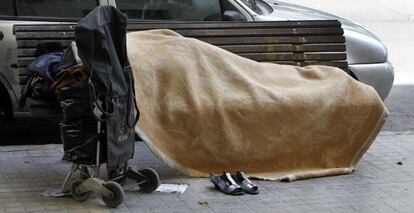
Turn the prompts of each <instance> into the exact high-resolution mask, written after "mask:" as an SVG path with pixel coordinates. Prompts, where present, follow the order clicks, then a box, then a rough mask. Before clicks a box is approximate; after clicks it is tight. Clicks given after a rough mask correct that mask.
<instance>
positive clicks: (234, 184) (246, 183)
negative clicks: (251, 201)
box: [210, 171, 259, 195]
mask: <svg viewBox="0 0 414 213" xmlns="http://www.w3.org/2000/svg"><path fill="white" fill-rule="evenodd" d="M210 181H211V182H212V183H213V184H214V186H215V188H216V189H217V190H219V191H221V192H224V193H226V194H229V195H242V194H244V193H247V194H258V193H259V188H258V187H257V186H256V184H254V183H252V181H250V180H249V179H248V178H247V176H246V175H245V174H244V172H240V171H237V172H236V174H234V175H231V174H230V173H228V172H223V174H222V175H213V174H211V173H210Z"/></svg>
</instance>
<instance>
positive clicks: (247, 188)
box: [232, 171, 259, 194]
mask: <svg viewBox="0 0 414 213" xmlns="http://www.w3.org/2000/svg"><path fill="white" fill-rule="evenodd" d="M232 177H233V179H234V180H235V181H236V183H237V184H238V185H240V186H241V187H242V189H243V191H244V192H246V193H248V194H259V187H257V186H256V184H254V183H252V181H250V180H249V178H247V176H246V174H244V172H240V171H237V173H236V174H235V175H232Z"/></svg>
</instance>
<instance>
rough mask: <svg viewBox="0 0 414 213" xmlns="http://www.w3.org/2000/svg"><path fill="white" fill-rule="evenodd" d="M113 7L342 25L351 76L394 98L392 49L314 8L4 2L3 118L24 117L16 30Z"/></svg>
mask: <svg viewBox="0 0 414 213" xmlns="http://www.w3.org/2000/svg"><path fill="white" fill-rule="evenodd" d="M108 4H109V5H113V6H116V7H117V8H118V9H120V10H121V11H123V12H124V13H126V14H127V15H128V18H129V19H130V20H134V19H137V20H142V19H144V20H147V19H153V20H154V19H155V20H161V19H162V20H195V21H231V20H234V21H242V20H245V21H281V20H329V19H337V20H339V21H340V22H341V23H342V25H343V29H344V31H345V34H344V35H345V39H346V48H347V50H346V52H347V61H348V64H349V70H350V71H351V72H352V73H353V74H354V75H355V77H356V78H357V79H359V80H360V81H361V82H364V83H367V84H369V85H371V86H373V87H374V88H375V89H376V91H377V92H378V94H379V95H380V96H381V98H382V99H385V98H386V97H387V95H388V94H389V92H390V90H391V87H392V85H393V80H394V69H393V67H392V65H391V63H390V62H389V61H388V55H387V48H386V47H385V46H384V44H383V43H382V42H381V41H380V40H379V39H378V38H377V37H376V36H375V35H374V34H372V33H371V32H369V31H368V30H366V29H364V28H363V27H361V26H359V25H358V24H355V23H354V22H352V21H350V20H347V19H344V18H341V17H338V16H335V15H332V14H329V13H326V12H323V11H319V10H315V9H311V8H307V7H303V6H300V5H296V4H291V3H286V2H282V1H276V0H82V1H80V0H36V1H33V0H2V1H0V64H1V66H0V117H1V116H2V115H6V116H12V115H14V116H17V117H19V116H25V115H27V114H28V113H26V112H24V111H22V110H20V109H19V108H18V107H17V105H18V104H17V103H18V100H19V98H20V96H21V87H20V82H19V72H18V71H19V68H18V67H17V61H16V58H17V53H16V48H17V44H16V39H15V36H14V34H13V25H15V24H36V23H50V22H53V23H68V22H70V23H73V22H76V21H77V20H79V19H80V18H82V17H83V16H85V15H86V14H87V13H88V12H89V11H91V10H92V9H93V8H94V7H96V6H98V5H108Z"/></svg>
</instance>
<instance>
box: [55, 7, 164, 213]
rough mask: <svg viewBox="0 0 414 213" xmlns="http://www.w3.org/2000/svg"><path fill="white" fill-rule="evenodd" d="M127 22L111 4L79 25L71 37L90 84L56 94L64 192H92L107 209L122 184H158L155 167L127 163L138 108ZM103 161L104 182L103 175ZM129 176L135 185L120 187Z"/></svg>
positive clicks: (78, 196)
mask: <svg viewBox="0 0 414 213" xmlns="http://www.w3.org/2000/svg"><path fill="white" fill-rule="evenodd" d="M126 23H127V22H126V17H125V15H124V14H122V13H121V12H120V11H118V10H117V9H116V8H114V7H112V6H99V7H96V8H95V9H94V10H93V11H92V12H90V13H89V14H88V15H87V16H86V17H85V18H83V19H82V20H81V21H80V22H79V23H78V25H77V26H76V27H75V41H76V45H77V49H78V54H79V57H80V58H81V60H82V67H83V68H82V69H83V70H84V71H85V72H86V73H87V75H88V76H89V82H88V83H87V85H77V84H75V85H69V86H66V87H62V88H61V89H60V90H59V92H58V100H59V102H60V103H61V107H62V108H63V120H62V122H61V123H60V131H61V137H62V142H63V146H64V151H65V154H64V157H63V159H64V160H66V161H69V162H71V164H72V165H71V169H70V170H69V172H68V174H67V176H66V178H65V180H64V182H63V184H62V190H63V191H64V192H68V191H70V192H71V193H72V196H73V198H74V199H75V200H78V201H85V200H87V199H88V197H89V195H90V194H91V193H92V192H96V193H98V194H100V195H101V196H102V200H103V201H104V202H105V204H106V205H107V206H108V207H117V206H119V205H120V204H122V202H123V198H124V189H126V188H131V187H133V186H135V185H138V186H139V187H140V189H141V191H143V192H147V193H151V192H153V191H155V190H156V189H157V188H158V186H159V185H160V179H159V176H158V174H157V172H156V171H155V170H153V169H151V168H148V169H143V170H133V169H132V168H131V167H130V166H129V165H128V161H129V160H131V159H132V158H133V156H134V147H135V130H134V127H135V124H136V123H137V121H138V117H139V111H138V108H137V105H136V103H135V91H134V81H133V76H132V70H131V67H130V66H129V61H128V57H127V54H126ZM102 164H106V172H107V178H106V180H107V181H104V180H103V179H101V165H102ZM76 173H78V174H79V175H78V176H77V177H76V178H74V177H75V174H76ZM127 179H132V180H133V181H134V184H132V185H130V186H124V185H125V183H126V180H127ZM123 186H124V188H123Z"/></svg>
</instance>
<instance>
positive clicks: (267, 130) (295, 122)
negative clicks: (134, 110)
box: [127, 30, 388, 180]
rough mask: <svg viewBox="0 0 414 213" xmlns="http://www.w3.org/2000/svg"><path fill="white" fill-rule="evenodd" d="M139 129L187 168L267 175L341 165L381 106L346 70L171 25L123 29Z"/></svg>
mask: <svg viewBox="0 0 414 213" xmlns="http://www.w3.org/2000/svg"><path fill="white" fill-rule="evenodd" d="M127 48H128V57H129V60H130V63H131V67H132V70H133V73H134V79H135V90H136V100H137V103H138V108H139V110H140V113H141V117H140V120H139V122H138V124H137V127H136V129H137V131H138V132H139V134H140V136H141V138H143V139H144V141H146V143H147V144H148V145H149V146H150V147H151V149H152V150H153V151H154V152H155V153H156V154H158V156H160V157H161V158H162V159H163V160H164V161H165V162H167V163H168V164H169V165H171V166H173V167H175V168H177V169H179V170H181V171H183V172H184V173H186V174H188V175H190V176H207V175H208V173H210V172H212V173H221V172H222V171H223V170H226V171H230V172H234V171H236V170H242V171H245V172H246V173H247V174H248V175H249V176H253V177H256V178H261V179H268V180H280V179H288V180H296V179H303V178H311V177H319V176H327V175H338V174H347V173H350V172H352V171H353V169H354V167H355V166H356V164H357V163H358V161H359V160H360V158H361V156H362V155H363V154H364V153H365V152H366V150H367V149H368V147H369V146H370V144H371V143H372V142H373V140H374V139H375V137H376V135H377V134H378V132H379V130H380V129H381V127H382V125H383V122H384V120H385V118H386V116H387V114H388V112H387V110H386V108H385V106H384V104H383V102H382V101H381V99H380V97H379V96H378V94H377V93H376V91H375V90H374V89H373V88H372V87H371V86H368V85H365V84H363V83H360V82H358V81H356V80H354V79H353V78H351V77H350V76H348V75H347V74H346V73H345V72H344V71H343V70H340V69H338V68H334V67H327V66H308V67H296V66H288V65H278V64H270V63H258V62H255V61H252V60H249V59H246V58H242V57H239V56H237V55H234V54H232V53H230V52H227V51H225V50H223V49H220V48H218V47H215V46H212V45H209V44H207V43H204V42H201V41H199V40H196V39H192V38H185V37H182V36H180V35H178V34H176V33H175V32H173V31H169V30H153V31H143V32H132V33H129V34H128V35H127Z"/></svg>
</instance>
